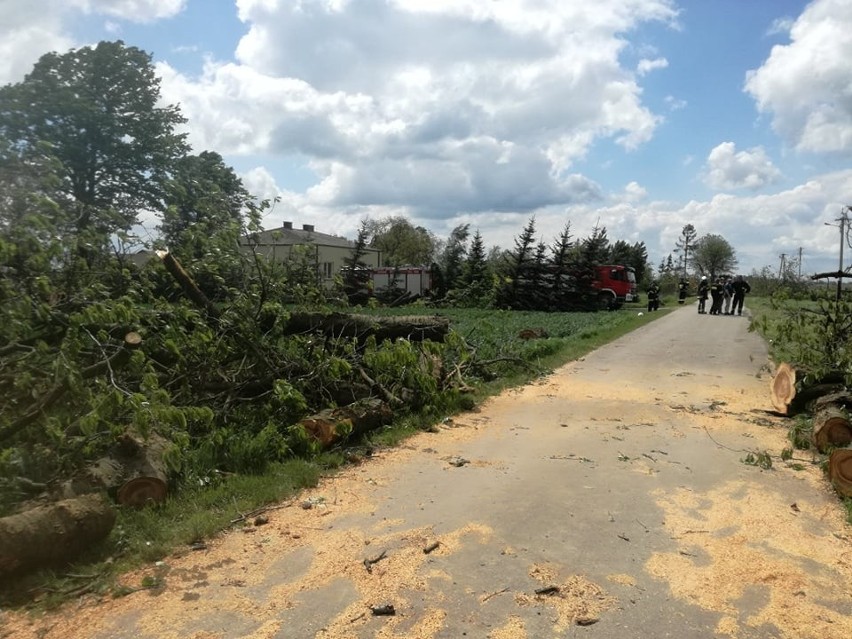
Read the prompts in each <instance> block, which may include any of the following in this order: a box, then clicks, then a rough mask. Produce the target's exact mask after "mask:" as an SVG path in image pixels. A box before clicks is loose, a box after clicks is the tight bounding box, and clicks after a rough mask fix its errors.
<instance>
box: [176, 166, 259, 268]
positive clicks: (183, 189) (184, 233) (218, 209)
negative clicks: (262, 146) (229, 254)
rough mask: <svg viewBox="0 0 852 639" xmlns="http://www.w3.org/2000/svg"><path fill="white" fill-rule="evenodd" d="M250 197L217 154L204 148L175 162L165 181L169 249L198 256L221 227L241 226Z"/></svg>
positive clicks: (188, 255) (186, 256)
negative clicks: (170, 173)
mask: <svg viewBox="0 0 852 639" xmlns="http://www.w3.org/2000/svg"><path fill="white" fill-rule="evenodd" d="M250 202H251V196H250V195H249V193H248V191H246V190H245V188H244V187H243V183H242V181H241V180H240V178H239V177H237V174H236V173H234V170H233V169H232V168H231V167H229V166H228V165H227V164H225V162H224V160H223V159H222V156H221V155H219V154H218V153H213V152H210V151H204V152H203V153H201V154H200V155H187V156H185V157H182V158H180V159H178V160H176V161H175V164H174V169H173V171H172V176H171V178H170V179H169V180H168V181H167V182H166V184H165V204H166V209H165V211H164V212H163V222H162V224H161V225H160V232H161V233H162V236H163V239H164V241H165V243H166V244H167V245H168V247H169V250H171V251H172V252H174V253H177V254H178V255H179V256H180V257H181V258H184V259H189V258H199V257H201V256H202V255H203V253H204V251H205V245H206V240H207V239H208V238H209V237H210V236H211V235H212V234H214V233H217V232H220V231H222V230H224V229H232V230H233V229H236V230H237V231H240V230H241V229H242V214H243V211H244V209H245V208H246V207H247V206H248V205H249V203H250Z"/></svg>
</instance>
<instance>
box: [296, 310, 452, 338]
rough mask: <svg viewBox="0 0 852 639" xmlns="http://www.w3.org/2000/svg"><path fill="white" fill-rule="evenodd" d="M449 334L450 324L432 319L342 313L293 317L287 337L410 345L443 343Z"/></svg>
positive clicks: (438, 317)
mask: <svg viewBox="0 0 852 639" xmlns="http://www.w3.org/2000/svg"><path fill="white" fill-rule="evenodd" d="M449 330H450V320H449V318H446V317H441V316H438V315H434V316H401V317H374V316H372V315H357V314H345V313H330V314H324V313H293V314H292V315H290V318H289V319H288V320H287V326H286V328H285V331H284V332H285V333H286V334H290V335H293V334H296V333H322V334H324V335H326V336H328V337H354V338H357V339H359V340H363V339H366V338H367V337H369V336H371V335H372V336H375V338H376V341H379V342H381V341H383V340H387V339H397V338H400V337H404V338H405V339H408V340H411V341H413V342H421V341H425V340H431V341H433V342H442V341H444V337H445V336H446V335H447V333H448V332H449Z"/></svg>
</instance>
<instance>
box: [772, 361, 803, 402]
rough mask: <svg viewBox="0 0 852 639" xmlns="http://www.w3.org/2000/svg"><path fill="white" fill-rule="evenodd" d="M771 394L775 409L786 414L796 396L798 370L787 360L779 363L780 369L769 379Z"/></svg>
mask: <svg viewBox="0 0 852 639" xmlns="http://www.w3.org/2000/svg"><path fill="white" fill-rule="evenodd" d="M769 395H770V398H771V399H772V406H773V407H775V410H777V411H778V412H779V413H781V414H782V415H786V414H787V413H788V411H789V407H790V404H791V403H792V402H793V399H794V398H795V397H796V370H795V368H793V367H792V366H791V365H790V364H788V363H787V362H781V364H779V365H778V370H776V371H775V375H773V376H772V379H771V380H770V381H769Z"/></svg>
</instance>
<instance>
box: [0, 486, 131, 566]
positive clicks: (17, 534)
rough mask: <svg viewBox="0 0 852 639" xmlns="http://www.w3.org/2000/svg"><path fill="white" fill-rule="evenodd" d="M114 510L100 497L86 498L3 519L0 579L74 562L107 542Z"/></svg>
mask: <svg viewBox="0 0 852 639" xmlns="http://www.w3.org/2000/svg"><path fill="white" fill-rule="evenodd" d="M114 524H115V511H114V510H113V509H112V507H111V506H110V505H109V504H108V503H107V502H106V501H105V500H104V499H103V498H102V497H100V496H99V495H85V496H83V497H76V498H74V499H66V500H63V501H59V502H56V503H53V504H48V505H45V506H38V507H36V508H33V509H32V510H28V511H26V512H23V513H19V514H17V515H10V516H8V517H3V518H2V519H0V577H6V576H9V575H13V574H17V573H20V572H23V571H26V570H30V569H33V568H37V567H40V566H48V565H57V564H62V563H67V562H69V561H71V560H73V559H74V558H75V557H76V556H77V555H79V554H80V553H81V552H82V551H83V550H86V549H87V548H90V547H91V546H92V545H94V544H95V543H97V542H98V541H100V540H102V539H104V538H105V537H106V536H107V535H108V534H109V532H110V530H112V527H113V525H114Z"/></svg>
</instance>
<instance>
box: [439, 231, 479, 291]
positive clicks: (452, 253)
mask: <svg viewBox="0 0 852 639" xmlns="http://www.w3.org/2000/svg"><path fill="white" fill-rule="evenodd" d="M469 237H470V224H459V225H458V226H457V227H455V228H454V229H453V230H452V231H451V232H450V237H449V238H448V239H447V242H446V244H445V245H444V248H443V250H442V251H441V255H440V257H439V258H438V268H437V269H433V277H434V275H435V272H437V273H438V274H439V275H440V278H439V281H438V282H437V283H436V286H435V287H436V291H435V293H436V296H437V297H438V298H442V297H444V296H445V295H446V294H447V291H449V290H450V289H453V288H455V286H456V284H457V283H458V279H459V277H461V274H462V270H463V268H464V260H465V256H466V255H467V240H468V238H469Z"/></svg>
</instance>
